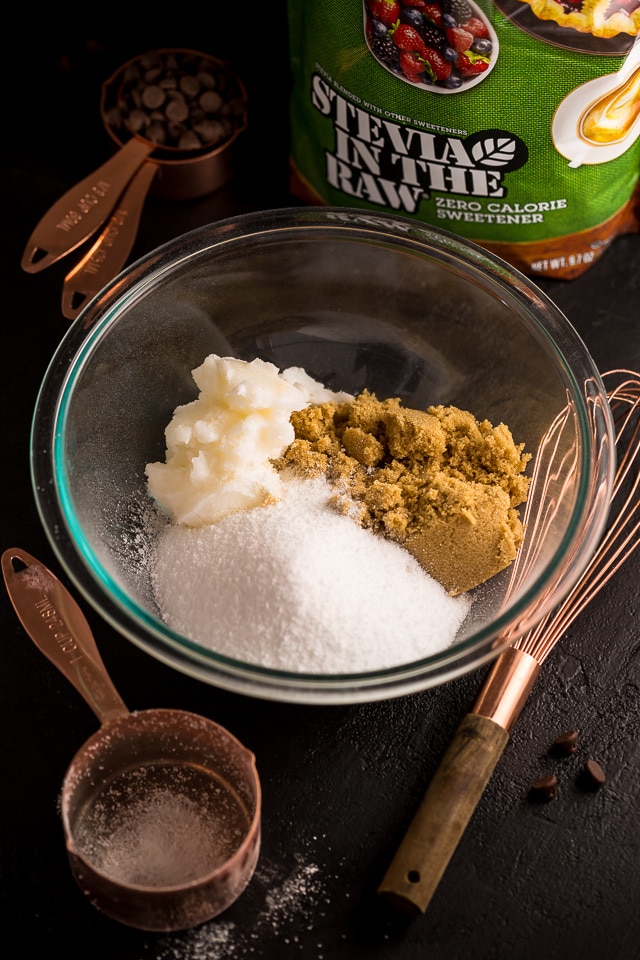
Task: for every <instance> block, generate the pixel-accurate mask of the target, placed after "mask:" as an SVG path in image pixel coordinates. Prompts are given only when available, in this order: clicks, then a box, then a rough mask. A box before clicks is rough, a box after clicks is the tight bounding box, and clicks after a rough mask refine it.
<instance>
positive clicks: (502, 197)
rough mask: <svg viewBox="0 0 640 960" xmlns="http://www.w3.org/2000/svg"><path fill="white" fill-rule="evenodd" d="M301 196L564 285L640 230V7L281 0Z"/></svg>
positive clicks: (562, 1) (631, 0)
mask: <svg viewBox="0 0 640 960" xmlns="http://www.w3.org/2000/svg"><path fill="white" fill-rule="evenodd" d="M288 16H289V43H290V55H291V70H292V92H291V101H290V120H291V148H290V159H291V190H292V193H293V195H294V196H296V197H297V198H298V199H300V200H302V201H304V202H307V203H311V204H330V205H332V206H349V207H355V208H359V207H362V208H366V209H367V210H378V211H391V212H394V213H398V214H402V215H405V216H408V217H412V218H415V219H417V220H420V221H422V222H426V223H429V224H432V225H436V226H439V227H442V228H444V229H447V230H450V231H451V232H453V233H456V234H458V235H460V236H462V237H465V238H466V239H469V240H472V241H475V242H476V243H479V244H481V245H482V246H484V247H485V248H487V249H489V250H492V251H493V252H494V253H496V254H498V255H499V256H501V257H503V258H504V259H505V260H508V261H510V262H511V263H512V264H514V265H515V266H516V267H518V268H519V269H520V270H522V271H523V272H524V273H527V274H529V275H531V276H534V277H535V276H546V277H555V278H563V279H571V278H573V277H576V276H579V275H580V274H581V273H583V272H584V271H586V270H587V269H588V268H589V267H590V266H591V265H592V264H593V263H594V262H595V260H596V259H597V258H598V256H599V255H600V254H601V253H602V252H603V250H605V249H606V247H607V246H608V244H609V243H610V242H611V241H612V240H613V239H614V238H615V237H616V236H619V235H620V234H622V233H630V232H636V231H638V230H639V229H640V187H639V182H640V40H638V41H637V42H636V37H637V35H638V33H640V0H495V2H492V0H288Z"/></svg>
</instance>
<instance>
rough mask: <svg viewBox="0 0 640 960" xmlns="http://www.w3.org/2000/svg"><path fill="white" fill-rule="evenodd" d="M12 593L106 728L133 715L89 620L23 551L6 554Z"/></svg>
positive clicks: (31, 629) (42, 645) (26, 623)
mask: <svg viewBox="0 0 640 960" xmlns="http://www.w3.org/2000/svg"><path fill="white" fill-rule="evenodd" d="M2 574H3V576H4V581H5V585H6V588H7V592H8V594H9V597H10V599H11V603H12V604H13V607H14V610H15V611H16V613H17V615H18V619H19V620H20V622H21V624H22V626H23V627H24V629H25V630H26V631H27V633H28V634H29V636H30V637H31V639H32V640H33V642H34V643H35V645H36V646H37V647H38V649H39V650H40V651H41V652H42V653H44V655H45V657H47V658H48V659H49V660H50V661H51V662H52V663H53V664H54V665H55V666H56V667H57V668H58V670H59V671H60V672H61V673H62V674H63V675H64V676H65V677H66V678H67V680H69V681H70V682H71V683H72V684H73V686H74V687H75V688H76V690H77V691H78V692H79V693H80V694H81V695H82V696H83V697H84V699H85V700H86V702H87V703H88V704H89V706H90V707H91V709H92V710H93V712H94V713H95V714H96V716H97V717H98V719H99V720H100V722H101V724H105V723H108V722H109V721H110V720H115V719H116V718H118V717H124V716H127V715H128V714H129V711H128V710H127V707H126V706H125V704H124V702H123V701H122V699H121V697H120V695H119V693H118V692H117V690H116V689H115V687H114V686H113V683H112V682H111V679H110V677H109V675H108V673H107V671H106V668H105V666H104V664H103V662H102V659H101V657H100V654H99V653H98V648H97V646H96V642H95V640H94V638H93V634H92V633H91V628H90V627H89V624H88V623H87V620H86V618H85V616H84V614H83V612H82V610H81V609H80V607H79V606H78V604H77V603H76V601H75V600H74V599H73V597H72V596H71V594H70V593H69V591H68V590H67V588H66V587H65V586H63V584H62V583H61V582H60V581H59V580H58V578H57V577H56V576H54V574H53V573H52V572H51V571H50V570H49V569H47V567H45V566H44V564H42V563H40V561H39V560H36V559H35V557H32V556H31V555H30V554H28V553H26V551H24V550H21V549H20V548H18V547H13V548H11V549H9V550H5V551H4V553H3V554H2Z"/></svg>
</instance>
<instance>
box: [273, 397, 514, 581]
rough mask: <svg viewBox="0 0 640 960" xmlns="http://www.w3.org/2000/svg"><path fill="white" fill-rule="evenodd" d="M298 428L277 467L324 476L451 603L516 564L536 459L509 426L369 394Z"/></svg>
mask: <svg viewBox="0 0 640 960" xmlns="http://www.w3.org/2000/svg"><path fill="white" fill-rule="evenodd" d="M291 422H292V424H293V427H294V430H295V437H296V439H295V440H294V441H293V443H292V444H291V445H290V446H289V447H288V448H287V450H286V451H285V453H284V455H283V456H282V457H280V458H279V459H278V460H277V461H275V466H276V467H277V468H278V469H280V470H284V469H291V470H293V471H294V472H295V473H297V474H300V475H303V476H316V475H322V476H325V477H326V478H327V479H328V480H330V481H331V483H332V485H333V487H334V489H335V506H336V508H337V509H339V510H341V511H342V512H344V513H346V514H348V515H349V516H351V517H353V519H354V520H356V521H357V522H358V523H360V524H361V525H362V526H363V527H368V528H370V529H372V530H374V531H375V532H376V533H379V534H381V535H384V536H387V537H389V538H390V539H392V540H395V541H397V542H399V543H401V544H402V545H403V546H404V547H405V548H406V549H407V550H408V551H409V552H410V553H411V554H413V556H414V557H415V558H416V559H417V560H418V561H419V563H420V564H421V565H422V566H423V567H424V569H425V570H426V571H427V572H428V573H429V574H431V576H433V577H435V579H436V580H438V581H439V582H440V583H441V584H442V585H443V586H444V587H445V589H446V590H447V591H448V592H449V593H450V594H451V595H456V594H459V593H462V592H464V591H466V590H470V589H472V588H473V587H475V586H477V585H478V584H480V583H483V582H484V581H485V580H488V579H489V577H492V576H493V575H494V574H496V573H498V572H499V571H500V570H503V569H504V568H505V567H507V566H508V565H509V564H510V563H511V562H512V561H513V560H514V558H515V555H516V551H517V549H518V547H519V546H520V544H521V542H522V539H523V529H522V523H521V521H520V517H519V514H518V510H517V507H518V506H519V505H520V504H521V503H523V502H524V501H525V500H526V498H527V492H528V488H529V479H528V477H526V476H525V475H524V470H525V468H526V465H527V463H528V461H529V460H530V459H531V456H530V454H526V453H524V452H523V449H524V444H516V443H514V440H513V437H512V435H511V431H510V430H509V428H508V427H507V426H505V424H502V423H501V424H499V425H498V426H495V427H494V426H492V424H491V423H489V421H488V420H483V421H478V420H476V418H475V417H474V416H473V414H471V413H469V412H467V411H464V410H460V409H458V408H457V407H452V406H433V407H429V408H428V410H426V411H422V410H413V409H410V408H405V407H403V406H402V403H401V401H400V400H399V399H397V398H392V399H389V400H378V399H377V398H376V396H375V395H374V394H372V393H369V392H368V391H366V390H365V391H364V392H363V393H362V394H360V395H359V396H357V397H356V398H355V399H354V400H352V401H346V402H343V403H335V402H330V403H322V404H317V405H311V406H309V407H306V408H304V409H303V410H299V411H296V412H294V413H293V414H292V416H291Z"/></svg>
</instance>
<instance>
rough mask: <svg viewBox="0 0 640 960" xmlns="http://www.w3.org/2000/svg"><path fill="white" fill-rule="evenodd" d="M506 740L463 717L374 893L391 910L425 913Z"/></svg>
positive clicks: (493, 727)
mask: <svg viewBox="0 0 640 960" xmlns="http://www.w3.org/2000/svg"><path fill="white" fill-rule="evenodd" d="M508 740H509V734H508V733H507V731H506V730H505V729H504V728H503V727H501V726H500V725H499V724H497V723H495V722H494V721H493V720H490V719H488V718H487V717H483V716H479V715H478V714H474V713H469V714H467V715H466V716H465V717H464V718H463V720H462V722H461V723H460V725H459V727H458V729H457V731H456V733H455V735H454V738H453V740H452V741H451V743H450V745H449V748H448V750H447V752H446V753H445V755H444V757H443V759H442V761H441V763H440V766H439V767H438V769H437V771H436V773H435V776H434V778H433V780H432V781H431V783H430V785H429V788H428V789H427V792H426V793H425V795H424V798H423V800H422V803H421V804H420V806H419V808H418V810H417V812H416V814H415V816H414V818H413V820H412V822H411V824H410V826H409V828H408V830H407V832H406V834H405V836H404V839H403V840H402V842H401V844H400V846H399V847H398V850H397V852H396V854H395V857H394V858H393V860H392V862H391V865H390V866H389V869H388V870H387V873H386V874H385V876H384V879H383V880H382V883H381V884H380V886H379V888H378V893H379V894H381V895H382V896H383V897H384V898H385V899H386V900H388V901H390V902H391V903H393V904H394V906H396V907H399V908H401V909H402V910H404V911H405V912H407V913H409V914H412V915H417V914H418V913H424V911H425V910H426V908H427V906H428V905H429V902H430V900H431V898H432V896H433V894H434V892H435V890H436V887H437V886H438V884H439V882H440V879H441V877H442V875H443V873H444V871H445V870H446V868H447V865H448V863H449V861H450V859H451V857H452V856H453V853H454V851H455V849H456V847H457V846H458V843H459V841H460V839H461V837H462V834H463V833H464V831H465V829H466V827H467V824H468V822H469V820H470V819H471V816H472V814H473V812H474V810H475V808H476V806H477V805H478V802H479V800H480V797H481V796H482V794H483V792H484V789H485V787H486V785H487V783H488V782H489V778H490V777H491V774H492V773H493V770H494V769H495V766H496V764H497V762H498V760H499V759H500V757H501V755H502V752H503V750H504V748H505V746H506V744H507V741H508Z"/></svg>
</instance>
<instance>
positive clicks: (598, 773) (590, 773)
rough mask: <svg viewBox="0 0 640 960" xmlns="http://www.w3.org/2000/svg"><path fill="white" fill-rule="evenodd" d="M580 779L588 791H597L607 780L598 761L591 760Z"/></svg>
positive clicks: (585, 766) (586, 764) (588, 761)
mask: <svg viewBox="0 0 640 960" xmlns="http://www.w3.org/2000/svg"><path fill="white" fill-rule="evenodd" d="M580 779H581V782H582V785H583V786H584V787H585V788H586V789H588V790H597V789H598V787H601V786H602V784H603V783H605V781H606V779H607V778H606V776H605V772H604V770H603V769H602V767H601V766H600V764H599V763H598V761H597V760H591V759H589V760H587V762H586V763H585V765H584V767H583V770H582V774H581V777H580Z"/></svg>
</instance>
